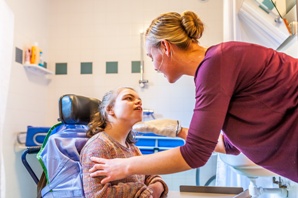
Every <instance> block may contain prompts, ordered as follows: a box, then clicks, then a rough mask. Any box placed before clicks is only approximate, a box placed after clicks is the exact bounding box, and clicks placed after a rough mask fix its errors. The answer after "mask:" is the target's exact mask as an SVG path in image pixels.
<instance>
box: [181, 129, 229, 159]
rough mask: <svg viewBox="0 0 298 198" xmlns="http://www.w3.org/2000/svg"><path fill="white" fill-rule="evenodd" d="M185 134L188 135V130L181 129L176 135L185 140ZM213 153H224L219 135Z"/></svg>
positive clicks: (221, 136)
mask: <svg viewBox="0 0 298 198" xmlns="http://www.w3.org/2000/svg"><path fill="white" fill-rule="evenodd" d="M187 134H188V128H184V127H182V128H181V131H180V132H179V133H178V134H177V137H180V138H182V139H184V140H186V138H187ZM214 152H217V153H224V154H225V153H226V149H225V145H224V140H223V135H222V134H220V135H219V137H218V142H217V145H216V147H215V149H214Z"/></svg>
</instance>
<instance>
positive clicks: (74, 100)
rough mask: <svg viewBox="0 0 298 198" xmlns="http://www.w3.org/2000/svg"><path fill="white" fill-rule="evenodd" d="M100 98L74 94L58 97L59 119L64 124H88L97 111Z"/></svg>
mask: <svg viewBox="0 0 298 198" xmlns="http://www.w3.org/2000/svg"><path fill="white" fill-rule="evenodd" d="M99 104H100V100H98V99H96V98H87V97H84V96H79V95H75V94H66V95H63V96H61V97H60V99H59V119H60V121H62V122H63V123H65V124H88V123H89V122H90V118H91V116H92V115H93V114H94V113H95V112H97V111H98V106H99Z"/></svg>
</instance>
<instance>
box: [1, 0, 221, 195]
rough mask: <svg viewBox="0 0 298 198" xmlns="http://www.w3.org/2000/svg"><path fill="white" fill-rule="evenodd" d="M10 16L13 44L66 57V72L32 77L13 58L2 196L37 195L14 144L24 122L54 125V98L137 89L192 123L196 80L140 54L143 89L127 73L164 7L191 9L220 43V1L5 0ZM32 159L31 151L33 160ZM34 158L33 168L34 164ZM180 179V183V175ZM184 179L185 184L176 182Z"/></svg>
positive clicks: (149, 103) (53, 58)
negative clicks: (163, 69)
mask: <svg viewBox="0 0 298 198" xmlns="http://www.w3.org/2000/svg"><path fill="white" fill-rule="evenodd" d="M6 2H7V3H8V4H9V6H10V8H11V9H12V11H13V13H14V15H15V25H14V28H15V32H14V46H17V47H19V48H21V49H23V48H24V47H26V46H27V45H30V44H32V43H33V42H35V41H37V42H38V43H39V45H40V47H41V48H42V50H43V52H44V56H45V57H44V59H45V61H46V62H47V63H48V68H49V69H50V70H52V71H53V72H55V71H54V69H55V63H57V62H67V63H68V75H52V76H51V77H50V79H47V78H45V77H44V76H37V75H34V74H32V73H30V72H28V71H27V70H25V69H24V68H23V66H22V65H21V64H18V63H15V62H13V64H12V65H11V77H10V81H9V92H8V104H7V113H6V115H5V117H6V121H5V124H4V126H3V128H4V131H5V133H4V135H3V137H2V138H3V146H2V149H3V151H4V153H5V154H4V162H5V165H6V166H5V168H6V169H5V172H6V173H7V175H9V177H6V196H5V197H8V198H10V197H28V198H29V197H30V198H31V197H35V195H36V185H35V184H34V182H33V180H32V179H31V177H30V176H29V174H28V173H27V171H26V170H25V169H24V167H23V165H22V164H21V160H20V155H21V152H20V151H19V150H18V149H16V148H15V147H14V145H13V142H14V141H15V137H16V133H18V132H20V131H26V127H27V125H33V126H51V125H53V124H55V123H56V122H57V117H58V105H57V103H58V98H59V97H60V96H61V95H63V94H66V93H76V94H81V95H85V96H90V97H98V98H101V97H102V95H103V94H104V93H105V92H106V91H108V90H110V89H114V88H116V87H119V86H131V87H133V88H135V89H136V90H138V92H139V93H140V95H141V97H142V99H143V103H144V107H145V108H150V109H153V110H154V111H155V116H156V117H157V118H162V117H164V118H175V119H179V120H181V122H182V124H183V125H184V126H187V125H188V124H189V122H190V118H191V115H192V109H193V104H194V85H193V78H191V77H183V78H181V79H180V80H179V81H178V82H177V83H175V84H169V83H168V82H167V81H166V79H165V78H164V77H163V75H161V74H157V73H156V72H155V71H154V70H153V66H152V63H151V61H150V60H149V59H148V58H145V76H144V78H145V79H146V80H149V86H148V88H145V89H140V88H139V84H138V81H139V79H140V74H132V73H131V72H130V71H131V67H130V62H131V61H134V60H140V35H139V33H140V31H141V30H143V31H144V30H145V28H146V27H147V26H148V25H149V23H150V22H151V20H152V19H153V18H155V17H156V16H157V15H159V14H160V13H162V12H168V11H177V12H182V11H185V10H193V11H195V12H196V13H198V15H199V16H200V17H201V18H202V20H203V21H204V22H205V24H206V31H205V34H204V36H203V38H202V40H201V44H203V45H206V46H209V45H212V44H216V43H218V42H221V41H222V38H223V25H222V18H223V17H222V13H223V9H222V0H209V1H199V0H197V1H193V0H184V1H178V0H164V1H158V0H150V1H149V0H148V1H145V0H126V1H115V0H110V1H103V0H77V1H73V0H63V1H60V0H44V1H39V0H26V1H18V0H6ZM85 61H88V62H89V61H90V62H93V74H92V75H80V62H85ZM106 61H118V63H119V65H118V67H119V70H118V74H106V73H105V62H106ZM30 160H31V161H34V157H32V159H30ZM38 168H39V167H38V164H35V165H34V169H38ZM182 182H183V181H182ZM181 184H183V183H181Z"/></svg>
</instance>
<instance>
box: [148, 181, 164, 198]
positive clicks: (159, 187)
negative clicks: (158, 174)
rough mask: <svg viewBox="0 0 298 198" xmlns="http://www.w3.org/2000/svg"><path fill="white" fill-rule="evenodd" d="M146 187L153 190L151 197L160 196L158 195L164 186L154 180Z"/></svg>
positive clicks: (156, 197)
mask: <svg viewBox="0 0 298 198" xmlns="http://www.w3.org/2000/svg"><path fill="white" fill-rule="evenodd" d="M148 187H149V188H150V189H151V190H152V191H153V194H152V197H153V198H160V196H161V195H162V193H163V191H164V187H163V185H162V183H160V182H155V183H153V184H150V185H149V186H148Z"/></svg>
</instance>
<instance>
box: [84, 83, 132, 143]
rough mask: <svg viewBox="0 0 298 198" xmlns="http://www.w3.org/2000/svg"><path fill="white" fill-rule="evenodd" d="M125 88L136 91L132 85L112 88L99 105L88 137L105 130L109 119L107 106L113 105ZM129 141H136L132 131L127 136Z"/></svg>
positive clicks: (90, 124)
mask: <svg viewBox="0 0 298 198" xmlns="http://www.w3.org/2000/svg"><path fill="white" fill-rule="evenodd" d="M125 89H130V90H133V91H135V90H134V89H133V88H130V87H120V88H118V89H115V90H111V91H109V92H107V93H106V94H105V95H104V96H103V98H102V101H101V103H100V104H99V106H98V112H96V113H95V114H94V115H93V116H92V118H91V122H90V123H89V129H88V131H87V132H86V135H87V137H92V136H93V135H95V134H97V133H99V132H102V131H104V129H105V128H106V126H107V124H108V122H109V120H108V115H107V112H106V111H107V108H110V107H113V106H114V105H115V100H116V98H117V96H118V95H119V93H120V92H121V91H123V90H125ZM126 141H127V142H128V143H134V142H135V141H134V138H133V134H132V132H130V133H129V134H128V136H127V138H126Z"/></svg>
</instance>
